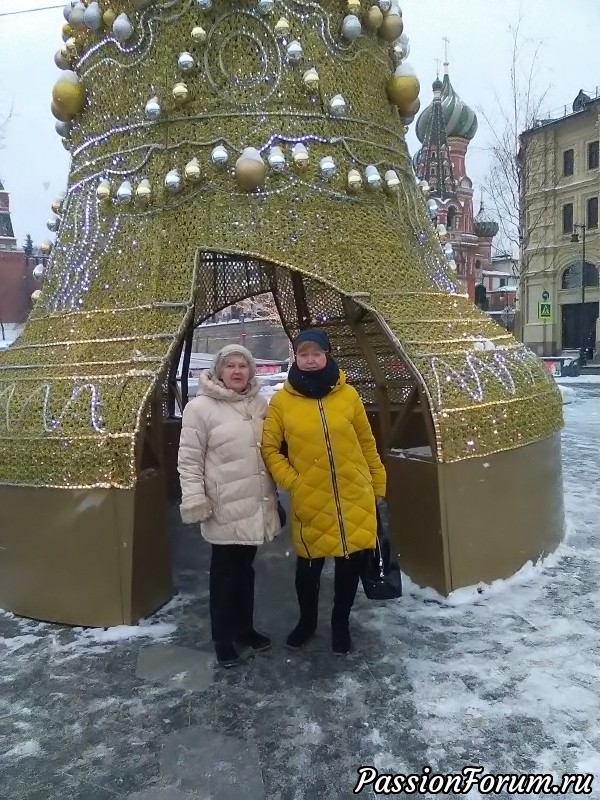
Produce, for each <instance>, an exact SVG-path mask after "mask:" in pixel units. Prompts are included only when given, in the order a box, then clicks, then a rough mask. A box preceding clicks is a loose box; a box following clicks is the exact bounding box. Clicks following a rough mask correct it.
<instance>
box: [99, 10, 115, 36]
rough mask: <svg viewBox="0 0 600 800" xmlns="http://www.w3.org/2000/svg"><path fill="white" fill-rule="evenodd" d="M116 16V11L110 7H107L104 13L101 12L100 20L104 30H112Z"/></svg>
mask: <svg viewBox="0 0 600 800" xmlns="http://www.w3.org/2000/svg"><path fill="white" fill-rule="evenodd" d="M116 18H117V14H116V12H114V11H113V10H112V8H107V9H106V11H105V12H104V14H102V22H103V24H104V30H106V31H112V26H113V23H114V21H115V20H116Z"/></svg>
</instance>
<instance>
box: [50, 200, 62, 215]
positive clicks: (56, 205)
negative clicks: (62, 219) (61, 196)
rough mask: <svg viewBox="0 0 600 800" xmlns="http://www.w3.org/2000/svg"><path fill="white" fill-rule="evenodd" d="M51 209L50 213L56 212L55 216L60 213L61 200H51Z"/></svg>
mask: <svg viewBox="0 0 600 800" xmlns="http://www.w3.org/2000/svg"><path fill="white" fill-rule="evenodd" d="M50 208H51V209H52V213H53V214H56V215H57V216H58V215H60V214H62V210H63V201H62V200H53V201H52V205H51V206H50Z"/></svg>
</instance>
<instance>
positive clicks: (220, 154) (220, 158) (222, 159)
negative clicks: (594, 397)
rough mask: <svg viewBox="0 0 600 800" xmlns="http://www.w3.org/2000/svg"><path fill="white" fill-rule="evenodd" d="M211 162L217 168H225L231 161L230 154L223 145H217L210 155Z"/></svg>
mask: <svg viewBox="0 0 600 800" xmlns="http://www.w3.org/2000/svg"><path fill="white" fill-rule="evenodd" d="M210 158H211V161H212V162H213V164H215V165H216V166H217V167H222V166H224V165H225V164H226V163H227V162H228V161H229V153H228V152H227V150H226V149H225V148H224V147H223V145H222V144H219V145H217V146H216V147H215V148H214V150H213V151H212V153H211V154H210Z"/></svg>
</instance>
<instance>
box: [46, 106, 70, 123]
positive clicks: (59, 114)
mask: <svg viewBox="0 0 600 800" xmlns="http://www.w3.org/2000/svg"><path fill="white" fill-rule="evenodd" d="M50 111H51V112H52V116H53V117H54V119H58V120H60V122H70V121H71V120H72V119H73V118H72V117H71V116H70V115H69V114H67V112H66V111H65V110H64V109H63V108H62V107H60V106H57V105H56V103H55V102H52V103H50Z"/></svg>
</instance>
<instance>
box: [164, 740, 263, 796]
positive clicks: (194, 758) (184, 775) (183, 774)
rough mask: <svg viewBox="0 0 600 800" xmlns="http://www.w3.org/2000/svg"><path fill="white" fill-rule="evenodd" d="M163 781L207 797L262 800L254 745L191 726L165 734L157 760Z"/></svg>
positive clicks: (260, 781)
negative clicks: (159, 756) (159, 757)
mask: <svg viewBox="0 0 600 800" xmlns="http://www.w3.org/2000/svg"><path fill="white" fill-rule="evenodd" d="M160 766H161V774H162V776H163V779H164V780H168V781H170V782H172V783H175V784H177V785H178V786H180V787H181V789H188V788H189V789H192V790H195V791H196V792H198V793H200V794H201V795H206V797H207V798H210V800H239V798H240V797H248V798H252V800H264V797H265V790H264V785H263V779H262V772H261V769H260V761H259V755H258V751H257V749H256V745H255V744H254V743H253V742H250V741H242V740H241V739H236V738H234V737H233V736H223V735H222V734H219V733H214V732H213V731H211V730H210V729H209V728H205V727H203V726H192V727H189V728H185V729H184V730H181V731H176V732H175V733H172V734H170V735H168V736H166V737H165V739H164V744H163V751H162V754H161V759H160Z"/></svg>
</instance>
